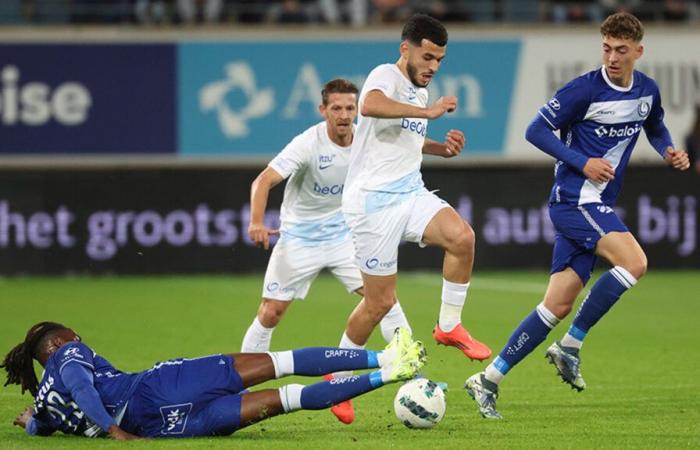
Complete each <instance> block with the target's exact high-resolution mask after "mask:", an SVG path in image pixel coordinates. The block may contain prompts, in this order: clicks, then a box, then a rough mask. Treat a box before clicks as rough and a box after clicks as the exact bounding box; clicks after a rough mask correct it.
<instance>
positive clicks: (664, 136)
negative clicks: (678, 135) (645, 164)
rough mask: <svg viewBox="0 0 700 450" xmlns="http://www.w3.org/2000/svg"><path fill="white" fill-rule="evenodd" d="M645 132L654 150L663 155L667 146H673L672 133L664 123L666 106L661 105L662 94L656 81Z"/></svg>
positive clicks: (645, 122) (645, 123)
mask: <svg viewBox="0 0 700 450" xmlns="http://www.w3.org/2000/svg"><path fill="white" fill-rule="evenodd" d="M644 133H645V134H646V135H647V139H648V140H649V143H650V144H651V146H652V147H654V150H656V152H657V153H658V154H660V155H661V156H662V157H663V156H664V154H665V153H666V148H667V147H673V140H672V139H671V133H670V132H669V131H668V128H666V125H665V124H664V108H663V106H661V94H660V93H659V88H658V86H657V85H656V83H654V95H653V100H652V105H651V111H649V115H648V116H647V118H646V120H645V121H644Z"/></svg>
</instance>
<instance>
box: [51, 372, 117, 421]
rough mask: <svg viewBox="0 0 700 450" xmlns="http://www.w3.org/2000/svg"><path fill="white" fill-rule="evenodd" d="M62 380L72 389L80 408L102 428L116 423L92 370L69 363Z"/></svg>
mask: <svg viewBox="0 0 700 450" xmlns="http://www.w3.org/2000/svg"><path fill="white" fill-rule="evenodd" d="M61 381H62V382H63V384H64V385H65V386H66V387H67V388H68V390H70V394H71V397H73V400H75V402H76V403H77V404H78V407H79V408H80V410H81V411H83V412H84V413H85V414H87V416H88V417H89V418H90V419H91V420H92V421H93V422H94V423H96V424H97V425H98V426H99V427H100V428H102V430H104V431H107V430H109V427H110V426H112V425H116V423H115V422H114V419H112V417H111V416H110V415H109V414H108V413H107V411H106V410H105V407H104V405H103V404H102V399H101V398H100V394H99V392H97V389H95V385H94V382H95V381H94V378H93V375H92V372H91V371H89V370H88V369H87V368H86V367H84V366H81V365H78V364H68V365H66V367H65V369H64V370H63V373H62V374H61Z"/></svg>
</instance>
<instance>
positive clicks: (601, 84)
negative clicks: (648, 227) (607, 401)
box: [465, 13, 689, 419]
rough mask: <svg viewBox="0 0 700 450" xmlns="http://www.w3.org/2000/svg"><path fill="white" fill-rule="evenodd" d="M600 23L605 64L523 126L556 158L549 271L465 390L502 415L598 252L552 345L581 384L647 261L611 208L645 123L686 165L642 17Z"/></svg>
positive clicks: (657, 143) (565, 375) (669, 156)
mask: <svg viewBox="0 0 700 450" xmlns="http://www.w3.org/2000/svg"><path fill="white" fill-rule="evenodd" d="M600 31H601V34H602V37H603V67H601V68H600V69H598V70H594V71H592V72H589V73H587V74H585V75H582V76H580V77H578V78H576V79H574V80H572V81H571V82H569V83H568V84H567V85H565V86H564V87H563V88H561V89H560V90H559V91H557V93H556V94H555V95H554V97H552V98H551V99H550V100H549V101H548V102H547V103H546V104H545V105H544V106H543V107H542V108H541V109H540V110H539V112H538V114H537V116H536V117H535V119H534V120H533V121H532V123H531V124H530V126H529V127H528V129H527V133H526V135H525V137H526V139H527V140H528V141H529V142H531V143H532V144H533V145H535V146H536V147H537V148H539V149H540V150H542V151H543V152H545V153H548V154H549V155H551V156H553V157H554V158H556V159H557V162H556V164H555V182H554V187H553V188H552V192H551V195H550V198H549V214H550V218H551V219H552V223H553V224H554V227H555V229H556V237H555V242H554V251H553V257H552V268H551V277H550V280H549V285H548V287H547V291H546V293H545V295H544V300H543V301H542V303H540V304H539V305H537V307H536V308H535V310H534V311H532V313H531V314H530V315H529V316H527V317H526V318H525V320H523V321H522V323H520V325H519V326H518V327H517V328H516V329H515V331H514V332H513V334H512V336H511V337H510V339H509V340H508V343H507V344H506V346H505V347H504V348H503V350H502V351H501V353H500V354H499V355H498V356H497V357H496V358H495V359H494V360H493V362H491V364H490V365H489V366H488V367H487V368H486V370H485V371H484V372H481V373H477V374H475V375H473V376H471V377H470V378H468V379H467V382H466V385H465V387H466V389H467V392H468V393H469V395H470V396H471V397H472V398H473V399H474V400H475V401H476V403H477V404H478V406H479V411H480V412H481V414H482V416H484V417H486V418H494V419H500V418H501V415H500V414H499V413H498V411H496V397H497V396H498V385H499V383H500V382H501V380H502V379H503V377H504V376H505V374H506V373H508V371H509V370H510V369H511V368H513V367H514V366H515V365H516V364H517V363H518V362H520V361H521V360H522V359H523V358H524V357H525V356H527V355H528V354H530V352H532V351H533V350H534V349H535V347H537V346H538V345H539V344H540V343H541V342H543V341H544V340H545V338H546V337H547V334H549V331H550V330H551V329H552V328H553V327H554V326H555V325H557V324H558V323H559V321H560V320H562V319H563V318H564V317H566V316H567V315H568V314H569V312H570V311H571V309H572V306H573V304H574V301H575V300H576V297H577V296H578V294H579V293H580V292H581V290H582V289H583V287H584V285H585V284H586V282H587V281H588V279H589V278H590V277H591V272H592V270H593V267H594V265H595V262H596V259H597V257H598V256H600V257H602V258H603V259H605V260H607V261H608V262H609V263H610V264H611V265H612V266H613V268H612V269H610V270H609V271H608V272H606V273H605V274H603V275H602V276H601V277H600V278H599V279H598V280H597V281H596V283H595V284H594V285H593V287H592V288H591V290H590V293H589V294H588V296H587V297H586V299H585V300H584V301H583V303H582V304H581V307H580V308H579V310H578V313H577V314H576V318H575V319H574V321H573V323H572V325H571V327H570V328H569V330H568V332H567V333H566V334H565V335H564V337H563V338H562V339H561V340H560V341H557V342H554V343H553V344H552V345H551V346H550V347H549V348H548V349H547V352H546V357H547V358H548V359H549V361H550V362H551V363H552V364H554V366H555V367H556V369H557V372H558V373H559V375H560V376H561V378H562V379H563V380H564V381H565V382H567V383H568V384H570V385H571V386H572V387H573V388H575V389H577V390H578V391H582V390H583V389H584V388H585V387H586V384H585V382H584V381H583V378H582V376H581V373H580V362H581V361H580V359H579V350H580V348H581V345H582V343H583V340H584V338H585V337H586V334H587V333H588V331H589V329H590V328H591V327H592V326H593V325H595V324H596V323H597V322H598V320H600V318H601V317H603V315H605V313H606V312H607V311H608V310H609V309H610V308H611V307H612V306H613V305H614V304H615V302H616V301H617V300H618V299H619V298H620V296H621V295H622V294H624V293H625V291H627V289H629V288H631V287H632V286H634V285H635V284H636V283H637V280H638V279H639V278H640V277H641V276H642V275H644V273H645V272H646V269H647V258H646V255H645V254H644V251H643V250H642V248H641V247H640V245H639V243H638V242H637V240H636V239H635V238H634V236H633V235H632V233H630V232H629V230H628V229H627V227H626V226H625V224H624V223H622V221H621V220H620V218H619V217H618V216H617V215H616V214H615V211H614V210H613V207H614V205H615V201H616V199H617V196H618V194H619V192H620V189H621V187H622V179H623V175H624V171H625V168H626V167H627V164H628V162H629V159H630V155H631V153H632V149H633V148H634V145H635V143H636V142H637V139H638V137H639V134H640V132H641V130H642V129H643V130H644V132H645V134H646V136H647V139H648V140H649V142H650V143H651V145H652V146H653V147H654V149H656V151H657V152H658V153H659V154H660V155H661V156H662V157H663V158H664V159H665V160H666V161H667V162H668V163H669V164H670V165H671V166H672V167H673V168H675V169H679V170H686V169H688V167H689V162H688V155H687V154H686V153H685V152H683V151H679V150H676V149H675V148H674V146H673V142H672V141H671V136H670V134H669V132H668V130H667V129H666V126H665V125H664V122H663V118H664V111H663V108H662V107H661V97H660V96H659V89H658V87H657V85H656V82H655V81H654V80H652V79H651V78H649V77H648V76H646V75H644V74H643V73H641V72H639V71H636V70H634V65H635V63H636V61H637V60H638V59H639V58H640V57H641V56H642V53H643V52H644V48H643V47H642V45H641V40H642V37H643V35H644V29H643V27H642V24H641V23H640V21H639V20H638V19H637V18H636V17H634V16H633V15H631V14H629V13H617V14H613V15H611V16H610V17H608V18H607V19H606V20H605V21H604V22H603V24H602V25H601V28H600ZM555 130H559V132H560V138H559V139H557V138H556V136H555V135H554V134H553V133H552V131H555Z"/></svg>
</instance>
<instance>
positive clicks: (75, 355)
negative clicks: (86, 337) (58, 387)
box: [51, 341, 96, 367]
mask: <svg viewBox="0 0 700 450" xmlns="http://www.w3.org/2000/svg"><path fill="white" fill-rule="evenodd" d="M51 356H52V359H53V360H54V361H55V362H56V364H57V365H58V366H59V367H61V366H62V365H63V364H64V363H66V362H68V361H80V362H84V363H86V364H91V363H92V360H93V358H94V357H95V356H96V353H95V351H94V350H93V349H91V348H90V347H88V346H87V345H85V344H84V343H82V342H80V341H70V342H66V343H65V344H63V345H62V346H61V347H59V348H58V350H56V352H55V353H54V354H53V355H51Z"/></svg>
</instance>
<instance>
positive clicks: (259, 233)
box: [248, 223, 280, 250]
mask: <svg viewBox="0 0 700 450" xmlns="http://www.w3.org/2000/svg"><path fill="white" fill-rule="evenodd" d="M278 234H280V231H279V230H273V229H270V228H268V227H266V226H265V224H262V223H251V224H250V225H249V226H248V236H249V237H250V240H251V241H253V242H255V245H257V246H258V247H262V248H264V249H265V250H268V249H269V248H270V236H274V235H278Z"/></svg>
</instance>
